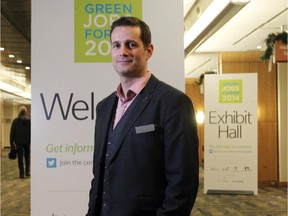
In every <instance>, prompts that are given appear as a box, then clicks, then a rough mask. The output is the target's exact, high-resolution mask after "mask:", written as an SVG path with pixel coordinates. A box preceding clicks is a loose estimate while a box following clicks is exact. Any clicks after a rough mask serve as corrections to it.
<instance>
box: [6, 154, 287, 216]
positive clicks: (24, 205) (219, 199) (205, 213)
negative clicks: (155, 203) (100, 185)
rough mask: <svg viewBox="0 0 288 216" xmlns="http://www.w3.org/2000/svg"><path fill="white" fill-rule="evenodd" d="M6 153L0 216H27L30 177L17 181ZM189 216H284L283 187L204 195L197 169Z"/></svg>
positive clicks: (11, 162) (201, 179) (13, 168)
mask: <svg viewBox="0 0 288 216" xmlns="http://www.w3.org/2000/svg"><path fill="white" fill-rule="evenodd" d="M8 152H9V149H4V150H2V157H1V216H30V178H25V179H19V178H18V177H19V176H18V167H17V160H9V159H8V156H7V155H8ZM31 174H32V175H33V170H32V173H31ZM87 196H88V193H87ZM191 215H193V216H229V215H231V216H241V215H247V216H268V215H269V216H274V215H275V216H287V188H283V187H282V188H280V187H265V188H259V195H255V196H247V195H206V194H203V169H200V188H199V193H198V197H197V200H196V203H195V206H194V208H193V211H192V214H191ZM35 216H36V215H35ZM39 216H42V215H39ZM43 216H44V215H43ZM47 216H50V215H47ZM79 216H81V215H79ZM113 216H114V215H113ZM179 216H180V215H179Z"/></svg>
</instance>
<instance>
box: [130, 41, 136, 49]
mask: <svg viewBox="0 0 288 216" xmlns="http://www.w3.org/2000/svg"><path fill="white" fill-rule="evenodd" d="M128 45H129V48H131V49H132V48H136V47H137V45H136V43H134V42H131V43H129V44H128Z"/></svg>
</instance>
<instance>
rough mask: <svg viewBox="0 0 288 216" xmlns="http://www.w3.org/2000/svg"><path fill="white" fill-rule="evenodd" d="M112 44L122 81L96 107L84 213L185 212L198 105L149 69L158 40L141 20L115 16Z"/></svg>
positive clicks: (148, 215) (191, 195)
mask: <svg viewBox="0 0 288 216" xmlns="http://www.w3.org/2000/svg"><path fill="white" fill-rule="evenodd" d="M111 43H112V61H113V67H114V69H115V71H116V72H117V73H118V75H119V77H120V84H119V86H118V88H117V91H116V93H113V94H111V95H110V96H108V97H107V98H105V99H104V100H102V101H101V102H99V104H98V105H97V108H96V112H97V120H96V126H95V151H94V158H93V160H94V165H93V174H94V178H93V180H92V182H91V189H90V200H89V210H88V213H87V216H95V215H96V216H99V215H100V216H144V215H145V216H156V215H157V216H160V215H163V216H164V215H165V216H166V215H174V216H188V215H190V212H191V209H192V207H193V204H194V202H195V199H196V195H197V190H198V137H197V129H196V124H195V116H194V110H193V105H192V103H191V101H190V99H189V98H188V97H187V96H186V95H185V94H184V93H182V92H180V91H179V90H176V89H175V88H173V87H171V86H169V85H167V84H165V83H163V82H161V81H159V80H158V79H157V78H156V77H155V76H154V75H152V74H151V73H150V72H149V71H148V69H147V61H148V59H149V58H150V57H151V56H152V54H153V45H152V44H151V33H150V30H149V27H148V26H147V25H146V24H145V23H144V22H143V21H141V20H139V19H137V18H134V17H122V18H120V19H118V20H116V21H115V22H114V23H113V24H112V27H111Z"/></svg>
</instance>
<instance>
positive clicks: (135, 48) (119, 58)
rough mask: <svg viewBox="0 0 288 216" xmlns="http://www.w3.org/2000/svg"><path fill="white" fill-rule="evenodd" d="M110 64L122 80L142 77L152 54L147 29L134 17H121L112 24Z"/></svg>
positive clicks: (149, 34)
mask: <svg viewBox="0 0 288 216" xmlns="http://www.w3.org/2000/svg"><path fill="white" fill-rule="evenodd" d="M111 43H112V50H111V54H112V63H113V67H114V69H115V71H116V72H117V73H118V74H119V75H120V77H121V78H123V79H127V78H128V79H131V78H132V79H134V78H139V77H142V76H143V75H144V74H146V73H147V61H148V59H149V58H150V57H151V56H152V54H153V45H152V44H151V33H150V30H149V27H148V26H147V25H146V24H145V23H144V22H143V21H141V20H139V19H138V18H135V17H122V18H120V19H118V20H116V21H115V22H114V23H113V24H112V28H111Z"/></svg>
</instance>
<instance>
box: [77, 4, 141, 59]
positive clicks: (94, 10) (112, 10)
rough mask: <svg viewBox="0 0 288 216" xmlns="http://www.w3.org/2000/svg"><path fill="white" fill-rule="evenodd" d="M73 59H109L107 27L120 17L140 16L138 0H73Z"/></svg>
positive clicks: (108, 31)
mask: <svg viewBox="0 0 288 216" xmlns="http://www.w3.org/2000/svg"><path fill="white" fill-rule="evenodd" d="M74 8H75V12H74V19H75V26H74V29H75V31H74V34H75V35H74V37H75V39H74V61H75V62H79V63H80V62H99V63H101V62H102V63H104V62H111V44H110V27H111V24H112V23H113V22H114V21H115V20H117V19H118V18H120V17H121V16H135V17H138V18H140V19H141V18H142V0H137V1H135V0H117V1H109V0H97V1H95V0H94V1H93V0H85V1H82V0H81V1H79V0H75V1H74Z"/></svg>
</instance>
